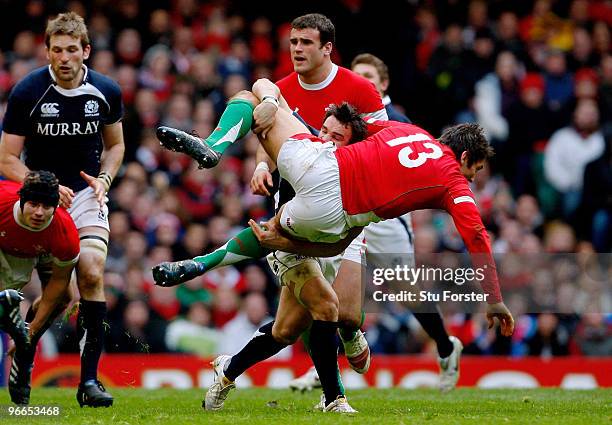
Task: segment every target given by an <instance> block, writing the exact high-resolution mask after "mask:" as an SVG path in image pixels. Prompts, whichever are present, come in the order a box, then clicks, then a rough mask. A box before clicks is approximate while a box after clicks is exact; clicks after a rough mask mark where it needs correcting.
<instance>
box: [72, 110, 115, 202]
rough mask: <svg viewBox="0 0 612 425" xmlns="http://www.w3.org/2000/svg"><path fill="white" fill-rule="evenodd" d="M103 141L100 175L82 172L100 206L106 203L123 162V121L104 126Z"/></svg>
mask: <svg viewBox="0 0 612 425" xmlns="http://www.w3.org/2000/svg"><path fill="white" fill-rule="evenodd" d="M102 139H103V141H104V151H103V152H102V159H101V164H100V174H98V177H97V178H95V177H93V176H90V175H88V174H86V173H85V172H83V171H81V177H83V179H85V181H86V182H87V184H89V186H90V187H91V188H92V189H93V190H94V193H95V195H96V198H97V199H98V202H99V203H100V205H102V204H103V203H104V196H105V195H106V193H107V192H108V190H109V189H110V185H111V183H112V182H113V179H114V178H115V176H116V175H117V172H118V171H119V167H120V166H121V162H122V161H123V154H124V153H125V143H124V142H123V126H122V124H121V121H119V122H116V123H114V124H109V125H106V126H104V128H103V129H102Z"/></svg>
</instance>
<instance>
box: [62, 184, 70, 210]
mask: <svg viewBox="0 0 612 425" xmlns="http://www.w3.org/2000/svg"><path fill="white" fill-rule="evenodd" d="M59 195H60V207H64V208H66V209H68V208H70V207H71V206H72V200H73V199H74V192H73V191H72V189H70V188H69V187H66V186H62V185H61V184H60V185H59Z"/></svg>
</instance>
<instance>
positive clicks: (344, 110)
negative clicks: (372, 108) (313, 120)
mask: <svg viewBox="0 0 612 425" xmlns="http://www.w3.org/2000/svg"><path fill="white" fill-rule="evenodd" d="M330 116H333V117H334V118H336V119H337V120H338V121H339V122H340V123H341V124H343V125H348V126H350V127H351V138H350V140H349V144H350V143H355V142H358V141H360V140H363V139H365V138H366V136H367V134H368V127H367V124H366V122H365V121H364V120H363V119H362V118H361V116H360V115H359V113H358V112H357V109H355V107H354V106H353V105H351V104H350V103H347V102H342V103H341V104H339V105H338V104H335V103H332V104H331V105H329V106H328V107H327V108H326V109H325V118H323V122H325V120H326V119H327V118H329V117H330Z"/></svg>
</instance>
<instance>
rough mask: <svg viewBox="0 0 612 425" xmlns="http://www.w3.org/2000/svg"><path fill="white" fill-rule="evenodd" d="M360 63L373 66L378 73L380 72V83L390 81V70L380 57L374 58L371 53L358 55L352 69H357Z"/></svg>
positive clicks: (352, 63)
mask: <svg viewBox="0 0 612 425" xmlns="http://www.w3.org/2000/svg"><path fill="white" fill-rule="evenodd" d="M360 63H363V64H366V65H372V66H373V67H374V68H376V71H378V75H379V76H380V81H388V80H389V68H388V67H387V65H386V64H385V63H384V62H383V61H382V59H380V58H379V57H378V56H374V55H373V54H371V53H362V54H360V55H357V56H355V59H353V62H351V69H352V68H355V65H359V64H360Z"/></svg>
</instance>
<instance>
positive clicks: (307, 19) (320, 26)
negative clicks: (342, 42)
mask: <svg viewBox="0 0 612 425" xmlns="http://www.w3.org/2000/svg"><path fill="white" fill-rule="evenodd" d="M291 28H295V29H296V30H304V29H307V28H312V29H315V30H317V31H319V39H320V40H321V46H323V45H325V44H327V43H329V42H331V43H332V44H336V27H334V24H333V23H332V21H330V20H329V18H328V17H327V16H325V15H321V14H320V13H309V14H308V15H302V16H298V17H297V18H295V19H294V20H293V22H291Z"/></svg>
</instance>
